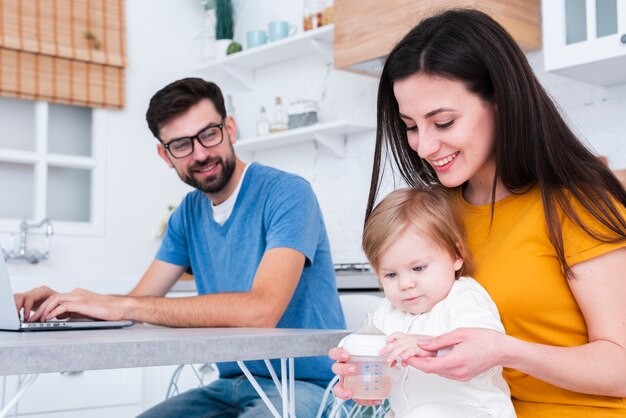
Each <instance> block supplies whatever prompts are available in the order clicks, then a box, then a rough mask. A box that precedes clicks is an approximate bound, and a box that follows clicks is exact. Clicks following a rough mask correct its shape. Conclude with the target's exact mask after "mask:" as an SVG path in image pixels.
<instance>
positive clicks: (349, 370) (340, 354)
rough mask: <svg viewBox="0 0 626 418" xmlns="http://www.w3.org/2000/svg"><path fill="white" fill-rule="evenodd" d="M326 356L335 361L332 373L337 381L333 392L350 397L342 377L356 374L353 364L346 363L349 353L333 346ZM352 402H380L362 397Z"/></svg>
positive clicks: (366, 404)
mask: <svg viewBox="0 0 626 418" xmlns="http://www.w3.org/2000/svg"><path fill="white" fill-rule="evenodd" d="M328 356H329V357H330V358H331V359H333V360H335V361H336V363H335V364H333V373H335V374H336V375H338V376H339V382H337V384H336V385H335V386H334V387H333V393H334V394H335V396H336V397H338V398H340V399H343V400H348V399H351V398H352V392H351V391H350V390H349V389H346V388H344V387H343V379H344V377H345V376H354V375H356V367H355V366H354V365H353V364H350V363H347V361H348V360H350V354H348V352H347V351H346V350H344V349H343V348H340V347H335V348H331V349H330V351H329V352H328ZM354 402H356V403H358V404H359V405H365V406H372V405H379V404H381V403H382V401H380V400H363V399H354Z"/></svg>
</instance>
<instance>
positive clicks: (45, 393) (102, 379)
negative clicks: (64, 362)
mask: <svg viewBox="0 0 626 418" xmlns="http://www.w3.org/2000/svg"><path fill="white" fill-rule="evenodd" d="M18 379H19V377H18V376H7V377H6V378H5V379H2V380H0V389H1V390H2V392H3V393H5V394H6V395H7V396H8V398H9V399H10V398H11V396H12V395H13V394H14V393H15V392H16V391H17V390H18V387H19V386H18ZM141 402H142V369H140V368H136V369H114V370H88V371H84V372H69V373H45V374H41V375H39V377H37V379H36V380H35V382H34V383H33V384H32V386H31V387H30V388H29V389H28V391H26V393H25V394H24V396H23V397H22V398H21V399H20V401H19V404H18V415H17V416H28V417H33V416H35V417H42V418H43V417H46V418H53V417H61V416H62V417H73V416H76V417H79V416H81V417H84V416H87V415H88V416H90V417H100V416H102V417H105V416H106V417H111V416H119V417H131V416H136V415H138V414H139V413H141ZM11 416H13V414H11Z"/></svg>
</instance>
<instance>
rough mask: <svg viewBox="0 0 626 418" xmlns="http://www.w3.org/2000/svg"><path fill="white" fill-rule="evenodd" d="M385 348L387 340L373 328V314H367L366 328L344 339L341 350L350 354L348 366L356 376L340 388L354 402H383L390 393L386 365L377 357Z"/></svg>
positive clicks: (384, 358)
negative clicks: (352, 366)
mask: <svg viewBox="0 0 626 418" xmlns="http://www.w3.org/2000/svg"><path fill="white" fill-rule="evenodd" d="M386 345H387V336H386V335H385V334H383V333H382V332H381V331H380V330H379V329H378V328H376V326H375V325H374V314H372V313H368V314H367V316H366V322H365V325H364V326H363V327H362V328H360V329H359V330H357V331H355V332H354V333H352V334H350V335H348V336H347V337H346V338H345V339H344V343H343V349H344V350H346V351H347V352H348V353H350V363H351V364H353V365H355V366H356V368H357V374H356V375H354V376H346V377H345V378H344V384H343V386H344V387H345V388H346V389H349V390H350V391H351V392H352V397H353V398H354V399H380V400H382V399H385V398H386V397H388V396H389V392H391V380H390V378H389V373H388V371H389V365H388V364H387V361H386V357H384V356H381V355H380V354H378V353H379V351H380V350H382V349H383V348H384V347H385V346H386Z"/></svg>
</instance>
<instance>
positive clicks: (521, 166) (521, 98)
mask: <svg viewBox="0 0 626 418" xmlns="http://www.w3.org/2000/svg"><path fill="white" fill-rule="evenodd" d="M418 73H421V74H428V75H436V76H442V77H446V78H449V79H453V80H458V81H460V82H462V83H463V84H464V85H465V86H466V88H467V89H468V90H469V91H471V92H473V93H475V94H477V95H478V96H479V97H481V98H482V99H483V100H485V101H490V102H492V103H493V104H494V105H495V109H497V110H496V115H495V121H496V123H495V141H494V142H495V145H494V146H495V150H494V152H495V158H496V172H495V177H494V179H493V186H492V194H491V199H492V217H493V216H494V212H493V211H494V206H493V203H494V201H495V191H496V182H497V181H498V180H499V181H500V182H501V183H502V184H503V185H504V186H505V187H506V188H507V189H508V190H510V191H511V192H512V193H515V194H519V193H523V192H525V191H527V190H528V189H529V188H531V187H533V186H534V185H535V184H538V185H539V187H540V188H541V195H542V199H543V205H544V212H545V217H546V222H547V226H548V231H549V235H550V241H551V242H552V245H553V246H554V248H555V250H556V252H557V256H558V258H559V261H560V263H561V266H562V268H563V271H564V273H565V274H566V276H567V277H571V275H572V272H571V269H570V267H569V265H568V264H567V261H566V259H565V251H564V248H563V235H562V229H561V220H560V215H559V211H562V213H563V214H564V215H565V216H567V217H568V218H569V219H571V220H572V221H573V222H574V223H575V224H577V225H578V226H580V227H581V228H582V229H583V230H584V231H585V232H586V233H588V234H589V235H590V236H592V237H594V238H595V239H597V240H600V241H603V242H618V241H622V240H624V239H626V220H625V219H624V216H623V215H622V212H620V210H619V208H620V206H621V207H622V208H623V207H624V206H626V191H625V190H624V187H623V186H622V184H621V183H620V182H619V181H618V180H617V178H616V177H615V176H614V175H613V173H612V172H611V171H610V170H609V169H608V168H607V167H606V166H605V165H604V164H603V163H602V162H601V161H600V160H599V159H598V158H597V156H595V155H594V154H593V153H592V152H591V151H590V150H589V149H587V148H586V147H585V146H584V145H583V144H582V142H581V141H580V140H579V139H578V138H577V137H576V135H575V134H574V133H573V132H572V130H571V129H570V128H569V127H568V126H567V123H566V122H565V120H564V119H563V117H562V116H561V114H560V113H559V111H558V109H557V107H556V105H555V104H554V103H553V101H552V99H551V98H550V96H549V95H548V94H547V93H546V91H545V90H544V89H543V87H542V86H541V84H540V83H539V81H538V80H537V78H536V77H535V75H534V73H533V70H532V68H531V67H530V65H529V64H528V61H527V60H526V57H525V56H524V54H523V52H522V51H521V49H520V48H519V47H518V45H517V43H516V42H515V41H514V40H513V38H512V37H511V36H510V35H509V34H508V33H507V32H506V30H505V29H504V28H503V27H502V26H500V25H499V24H498V23H497V22H496V21H495V20H493V19H492V18H491V17H489V16H488V15H486V14H484V13H482V12H480V11H477V10H471V9H455V10H448V11H445V12H443V13H440V14H438V15H435V16H433V17H430V18H427V19H425V20H423V21H422V22H421V23H419V24H418V25H417V26H416V27H414V28H413V29H412V30H411V31H410V32H409V33H408V34H407V35H406V36H405V37H404V38H403V39H402V40H401V41H400V42H399V43H398V44H397V45H396V46H395V47H394V48H393V50H392V51H391V53H390V54H389V57H388V58H387V60H386V62H385V65H384V67H383V71H382V74H381V79H380V85H379V88H378V103H377V107H378V110H377V128H376V147H375V153H374V165H373V169H372V180H371V185H370V192H369V198H368V203H367V210H366V219H367V217H369V214H370V213H371V211H372V209H373V207H374V204H375V203H376V197H377V195H378V191H379V187H380V184H381V180H382V177H383V174H384V173H383V168H384V164H385V159H386V154H387V153H388V154H389V155H390V156H391V158H392V162H393V168H394V170H396V171H397V172H398V173H399V174H400V176H401V177H402V179H403V180H404V181H405V182H406V183H407V184H408V185H410V186H414V187H419V186H424V185H428V184H433V183H439V181H438V179H437V175H436V173H435V172H434V170H433V169H432V167H431V166H430V165H429V164H428V163H427V162H426V161H424V160H422V159H421V158H419V156H418V155H417V153H416V152H415V151H413V150H412V149H411V148H410V147H409V145H408V141H407V135H406V127H405V125H404V123H403V122H402V120H401V118H400V115H399V110H398V102H397V101H396V99H395V96H394V94H393V83H394V82H395V81H398V80H402V79H404V78H406V77H408V76H410V75H412V74H418ZM416 100H418V98H416ZM576 201H577V202H580V205H582V207H583V208H584V209H585V210H586V211H587V212H588V213H589V214H591V215H592V216H593V217H594V218H596V219H597V220H598V222H599V223H600V224H601V225H603V226H604V228H605V229H606V231H607V232H606V233H601V232H599V231H597V230H596V229H594V228H591V227H590V226H589V225H587V224H585V222H583V221H582V220H581V219H580V217H579V215H578V214H577V213H576V211H575V210H574V203H573V202H576Z"/></svg>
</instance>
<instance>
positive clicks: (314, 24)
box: [302, 0, 324, 31]
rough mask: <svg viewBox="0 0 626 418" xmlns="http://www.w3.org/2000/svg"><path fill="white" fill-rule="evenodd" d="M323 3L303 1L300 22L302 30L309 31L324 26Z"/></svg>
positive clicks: (318, 0) (315, 0) (320, 1)
mask: <svg viewBox="0 0 626 418" xmlns="http://www.w3.org/2000/svg"><path fill="white" fill-rule="evenodd" d="M323 13H324V1H323V0H305V1H304V13H303V16H304V20H303V22H302V28H303V30H305V31H307V30H311V29H316V28H319V27H321V26H322V25H323V24H324V16H323Z"/></svg>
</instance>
